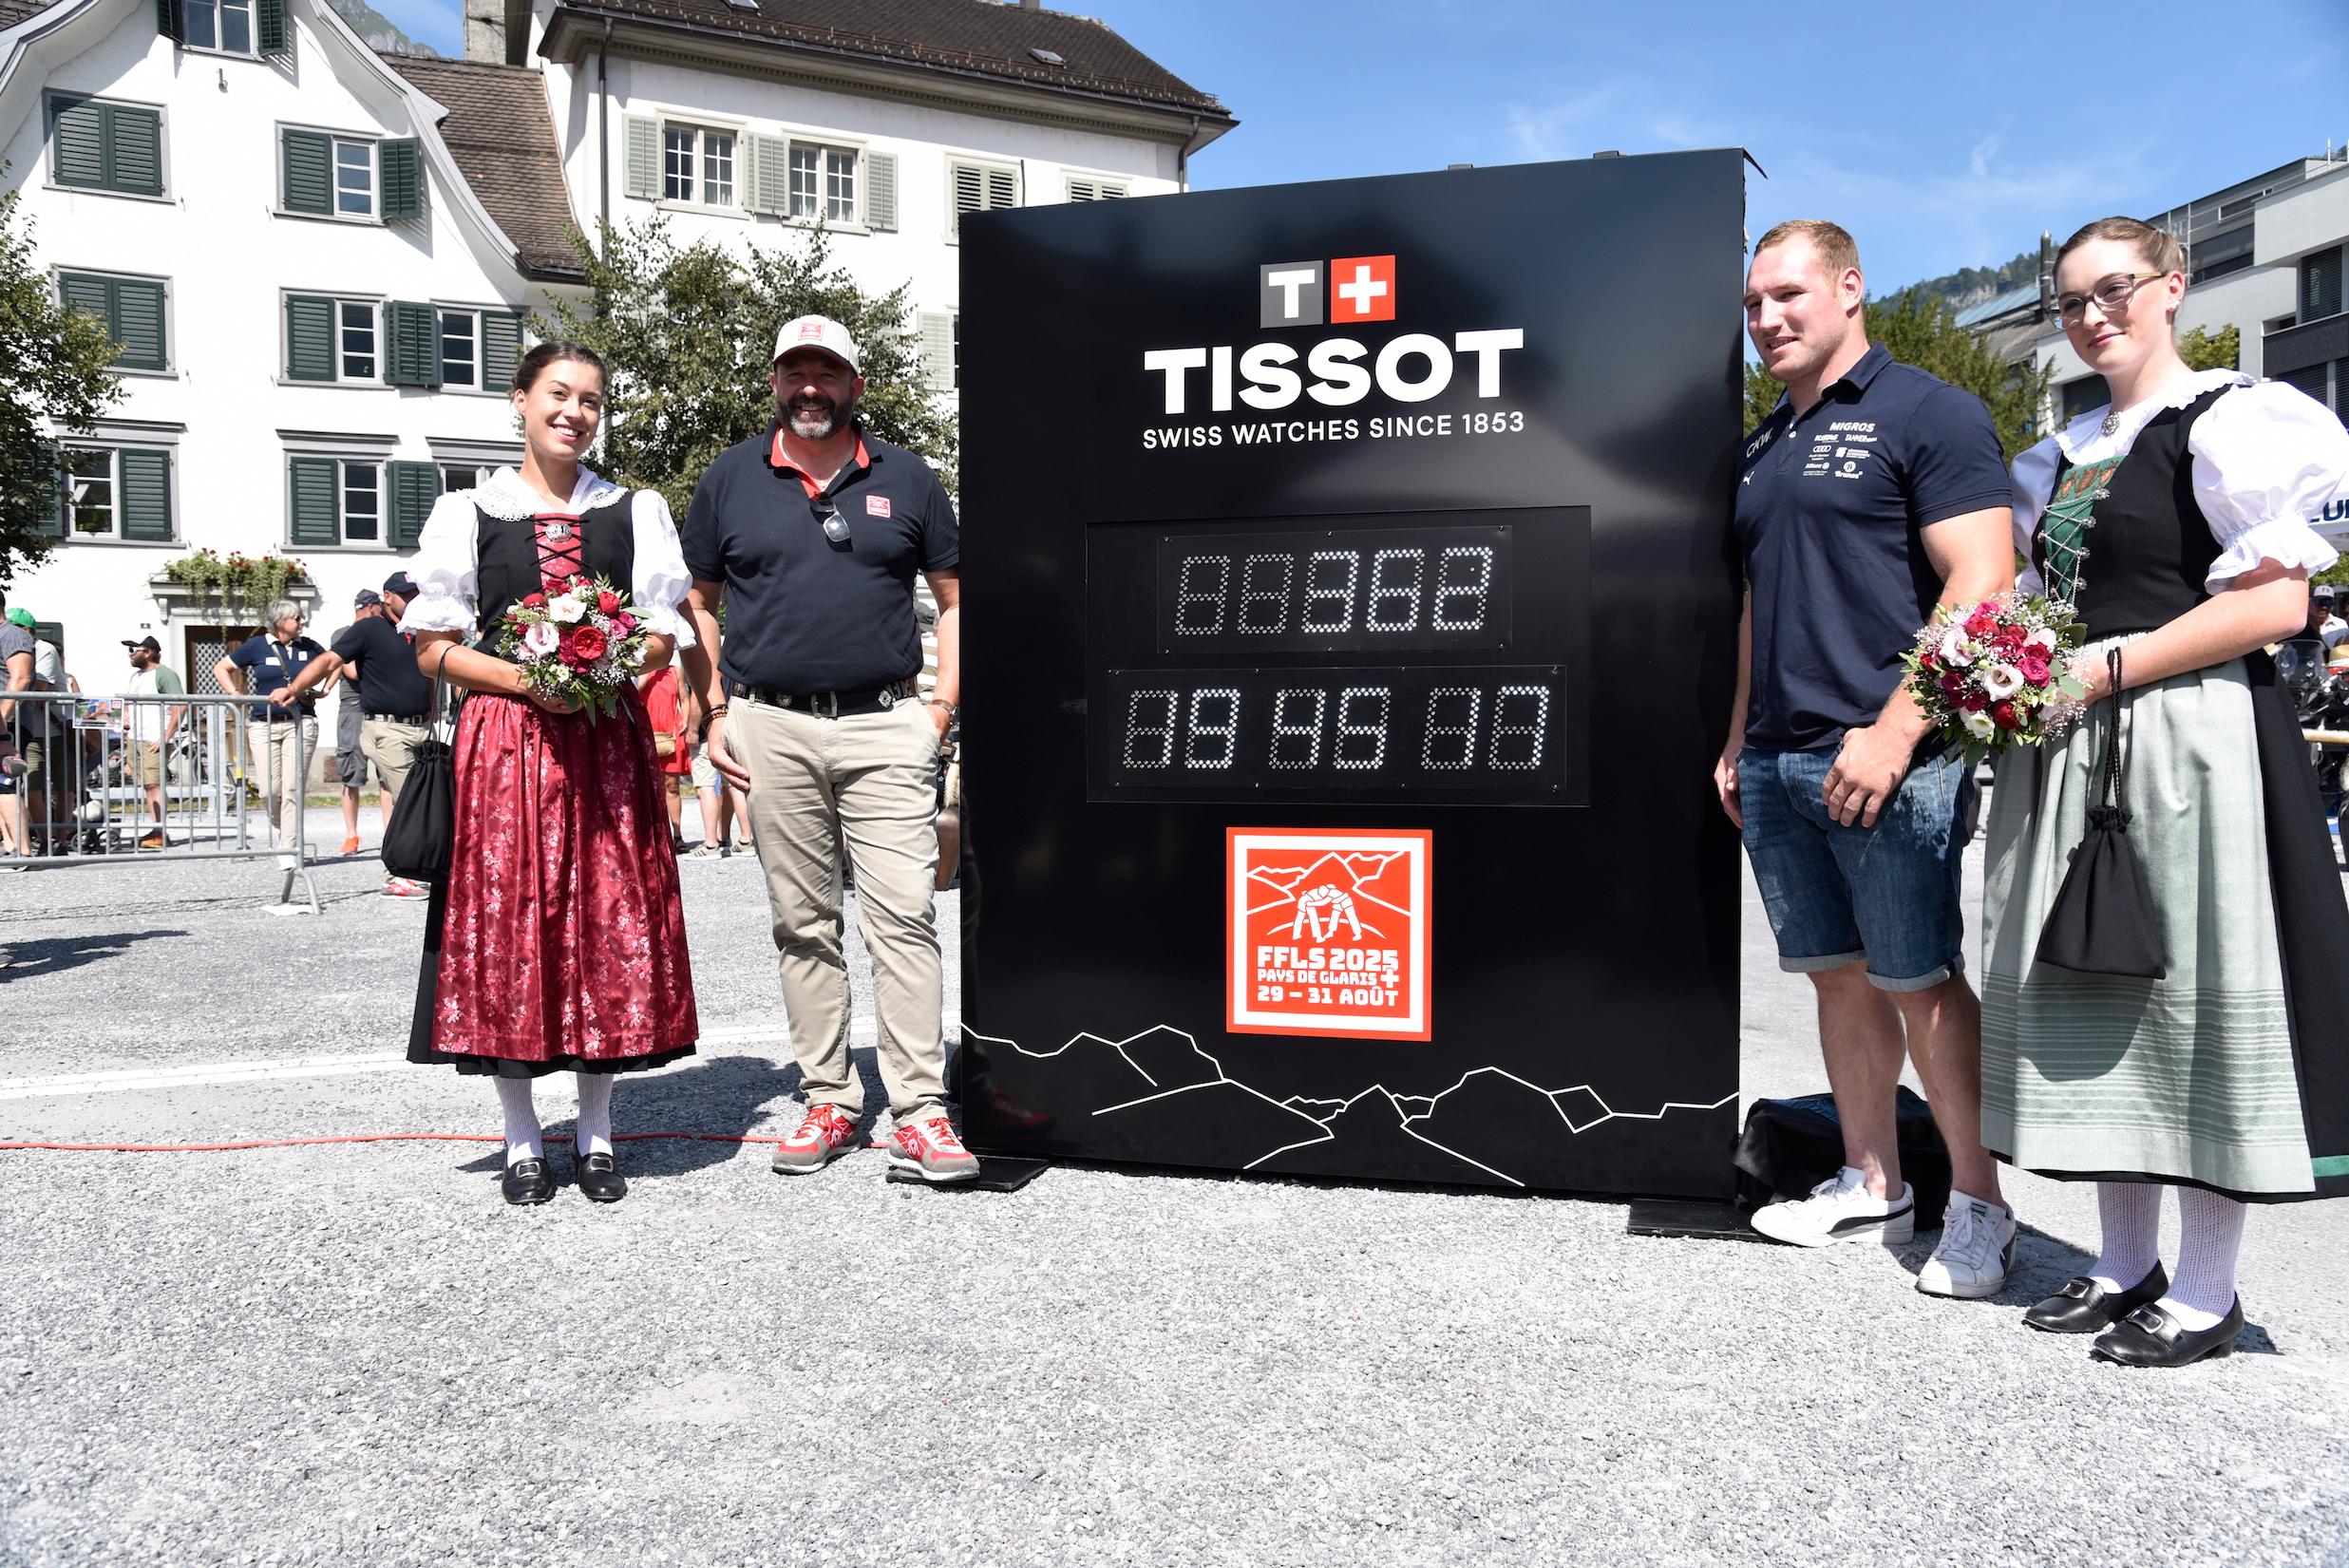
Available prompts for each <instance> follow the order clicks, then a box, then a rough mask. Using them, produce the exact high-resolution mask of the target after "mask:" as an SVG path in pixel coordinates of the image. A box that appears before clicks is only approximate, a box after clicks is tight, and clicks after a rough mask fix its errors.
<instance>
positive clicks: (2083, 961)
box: [2037, 648, 2169, 980]
mask: <svg viewBox="0 0 2349 1568" xmlns="http://www.w3.org/2000/svg"><path fill="white" fill-rule="evenodd" d="M2105 668H2106V669H2107V670H2108V671H2111V672H2112V734H2111V735H2110V736H2108V737H2107V738H2106V740H2105V746H2104V759H2103V761H2102V762H2100V763H2099V764H2098V765H2097V773H2098V776H2099V786H2098V790H2097V799H2096V803H2095V804H2093V805H2092V806H2090V807H2089V808H2088V830H2087V832H2086V833H2085V834H2083V835H2082V836H2081V838H2080V843H2079V847H2078V848H2077V849H2074V851H2073V852H2072V868H2071V869H2070V870H2069V871H2067V872H2065V873H2064V878H2063V886H2062V887H2060V888H2058V889H2057V890H2056V892H2055V902H2054V903H2053V904H2051V905H2049V906H2048V911H2047V924H2046V925H2044V926H2043V927H2041V928H2040V930H2039V948H2038V954H2037V956H2038V960H2039V962H2040V963H2042V964H2053V965H2055V967H2056V968H2057V969H2068V970H2074V971H2076V972H2078V973H2083V974H2121V975H2128V976H2131V977H2132V978H2135V979H2140V980H2158V979H2161V978H2162V977H2163V976H2164V975H2166V974H2167V973H2169V964H2168V963H2167V962H2166V961H2165V959H2164V957H2163V954H2162V937H2161V922H2160V920H2159V918H2158V917H2157V916H2156V915H2155V913H2154V910H2153V888H2152V884H2151V883H2150V882H2149V881H2147V880H2146V876H2145V865H2144V863H2143V862H2142V861H2140V860H2138V859H2137V850H2136V846H2135V845H2134V844H2132V843H2131V842H2130V841H2129V823H2130V813H2129V809H2128V807H2127V806H2125V805H2123V804H2122V801H2123V799H2124V798H2125V797H2124V794H2123V791H2122V789H2121V780H2122V777H2123V775H2124V773H2125V772H2126V770H2127V768H2128V748H2127V746H2126V743H2125V742H2124V740H2123V738H2122V735H2121V697H2120V690H2121V651H2120V650H2119V649H2117V648H2112V649H2107V650H2106V651H2105Z"/></svg>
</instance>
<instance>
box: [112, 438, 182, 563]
mask: <svg viewBox="0 0 2349 1568" xmlns="http://www.w3.org/2000/svg"><path fill="white" fill-rule="evenodd" d="M122 464H123V494H122V501H121V505H122V510H121V512H120V513H119V514H118V516H119V517H120V519H121V522H120V526H121V528H122V532H123V538H126V539H147V540H151V541H157V542H163V543H168V542H169V541H170V539H171V454H170V453H169V452H157V451H146V450H136V449H134V450H128V451H125V452H123V456H122Z"/></svg>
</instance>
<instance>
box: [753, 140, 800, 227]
mask: <svg viewBox="0 0 2349 1568" xmlns="http://www.w3.org/2000/svg"><path fill="white" fill-rule="evenodd" d="M743 140H744V142H746V143H747V144H748V147H749V149H750V153H749V156H750V166H749V169H748V173H747V174H746V176H745V178H744V182H743V201H742V204H743V205H744V206H745V207H748V209H749V210H750V211H752V212H754V213H767V214H770V215H771V216H773V217H785V216H786V215H788V214H789V212H790V211H791V143H790V142H789V141H788V140H787V139H786V138H784V137H780V136H759V135H756V134H755V133H754V134H752V135H750V136H747V137H745V138H744V139H743Z"/></svg>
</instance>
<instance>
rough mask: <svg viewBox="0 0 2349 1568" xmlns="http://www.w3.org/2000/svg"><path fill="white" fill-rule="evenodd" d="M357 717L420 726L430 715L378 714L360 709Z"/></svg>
mask: <svg viewBox="0 0 2349 1568" xmlns="http://www.w3.org/2000/svg"><path fill="white" fill-rule="evenodd" d="M359 717H361V718H363V719H382V720H385V721H386V722H388V723H390V724H422V723H424V722H425V720H426V718H428V717H430V715H429V714H426V713H378V712H376V711H375V710H374V709H373V708H360V709H359Z"/></svg>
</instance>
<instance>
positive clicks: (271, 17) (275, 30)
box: [253, 0, 294, 57]
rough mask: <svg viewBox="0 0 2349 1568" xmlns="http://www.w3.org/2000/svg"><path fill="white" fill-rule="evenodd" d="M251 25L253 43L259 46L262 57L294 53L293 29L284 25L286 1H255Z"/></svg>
mask: <svg viewBox="0 0 2349 1568" xmlns="http://www.w3.org/2000/svg"><path fill="white" fill-rule="evenodd" d="M253 25H254V33H255V40H254V41H255V42H256V43H257V44H259V45H260V47H261V53H262V55H263V56H264V57H278V56H284V55H289V54H292V53H293V52H294V29H293V28H290V27H288V26H287V25H286V0H255V4H254V8H253Z"/></svg>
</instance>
